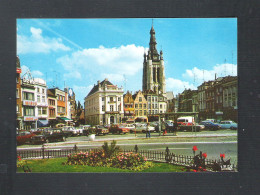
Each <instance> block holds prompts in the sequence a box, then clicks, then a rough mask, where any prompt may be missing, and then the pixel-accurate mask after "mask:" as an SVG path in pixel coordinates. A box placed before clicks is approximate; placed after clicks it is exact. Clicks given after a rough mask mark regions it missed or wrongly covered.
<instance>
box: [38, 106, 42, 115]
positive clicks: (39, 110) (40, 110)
mask: <svg viewBox="0 0 260 195" xmlns="http://www.w3.org/2000/svg"><path fill="white" fill-rule="evenodd" d="M41 114H42V109H41V107H38V115H41Z"/></svg>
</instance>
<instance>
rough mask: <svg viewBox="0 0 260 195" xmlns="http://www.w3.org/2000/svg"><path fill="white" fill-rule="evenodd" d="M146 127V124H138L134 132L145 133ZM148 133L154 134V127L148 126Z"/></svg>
mask: <svg viewBox="0 0 260 195" xmlns="http://www.w3.org/2000/svg"><path fill="white" fill-rule="evenodd" d="M146 127H147V124H146V123H141V124H140V123H139V124H138V125H136V128H135V129H136V132H143V133H145V132H146ZM149 131H150V132H154V131H155V127H153V126H151V125H150V126H149Z"/></svg>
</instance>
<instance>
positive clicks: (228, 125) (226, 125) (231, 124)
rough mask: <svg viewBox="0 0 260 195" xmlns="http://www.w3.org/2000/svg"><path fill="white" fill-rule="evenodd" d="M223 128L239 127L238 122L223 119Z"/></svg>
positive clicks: (221, 123) (221, 124)
mask: <svg viewBox="0 0 260 195" xmlns="http://www.w3.org/2000/svg"><path fill="white" fill-rule="evenodd" d="M220 126H221V129H237V123H235V122H234V121H221V122H220Z"/></svg>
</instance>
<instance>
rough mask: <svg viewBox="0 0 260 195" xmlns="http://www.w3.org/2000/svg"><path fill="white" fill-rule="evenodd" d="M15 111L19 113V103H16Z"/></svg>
mask: <svg viewBox="0 0 260 195" xmlns="http://www.w3.org/2000/svg"><path fill="white" fill-rule="evenodd" d="M16 112H17V113H19V105H16Z"/></svg>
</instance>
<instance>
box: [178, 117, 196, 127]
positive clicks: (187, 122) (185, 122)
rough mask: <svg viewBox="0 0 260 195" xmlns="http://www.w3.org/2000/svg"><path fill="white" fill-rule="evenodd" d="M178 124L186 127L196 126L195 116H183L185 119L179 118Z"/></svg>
mask: <svg viewBox="0 0 260 195" xmlns="http://www.w3.org/2000/svg"><path fill="white" fill-rule="evenodd" d="M177 124H178V125H186V126H190V125H195V123H194V117H193V116H183V117H179V118H178V119H177Z"/></svg>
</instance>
